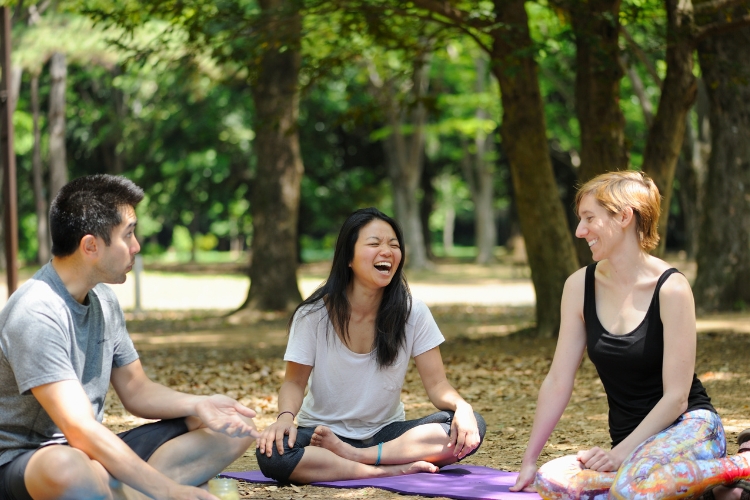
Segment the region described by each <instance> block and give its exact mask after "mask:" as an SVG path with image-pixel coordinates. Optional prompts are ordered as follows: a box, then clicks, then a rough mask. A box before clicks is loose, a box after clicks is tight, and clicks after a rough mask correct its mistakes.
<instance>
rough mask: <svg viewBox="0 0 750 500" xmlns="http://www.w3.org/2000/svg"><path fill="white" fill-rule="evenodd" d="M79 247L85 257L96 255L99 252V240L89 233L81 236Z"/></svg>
mask: <svg viewBox="0 0 750 500" xmlns="http://www.w3.org/2000/svg"><path fill="white" fill-rule="evenodd" d="M78 248H79V250H81V253H82V254H83V256H84V257H96V256H97V254H98V253H99V241H97V239H96V236H94V235H93V234H87V235H85V236H84V237H83V238H81V242H80V243H79V244H78Z"/></svg>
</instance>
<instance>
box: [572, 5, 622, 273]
mask: <svg viewBox="0 0 750 500" xmlns="http://www.w3.org/2000/svg"><path fill="white" fill-rule="evenodd" d="M620 3H621V2H620V0H591V1H588V2H581V1H579V0H573V1H572V2H571V3H570V6H571V8H570V13H571V18H572V27H573V32H574V34H575V40H576V82H575V109H576V115H577V117H578V123H579V126H580V128H581V150H580V156H581V165H580V167H579V168H578V183H579V184H583V183H585V182H587V181H589V180H590V179H592V178H593V177H596V176H597V175H599V174H602V173H605V172H612V171H617V170H623V169H626V168H628V150H627V148H626V146H625V117H624V116H623V114H622V110H620V80H621V79H622V76H623V69H622V67H621V65H620V46H619V44H618V38H619V31H620V22H619V13H620ZM574 243H575V246H576V254H577V256H578V261H579V262H580V263H581V265H585V264H588V263H591V262H592V259H591V250H590V249H589V247H588V245H587V244H586V241H585V240H582V239H579V238H574Z"/></svg>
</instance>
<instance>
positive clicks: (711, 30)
mask: <svg viewBox="0 0 750 500" xmlns="http://www.w3.org/2000/svg"><path fill="white" fill-rule="evenodd" d="M746 26H750V14H748V15H746V16H742V17H740V18H737V19H735V20H734V21H730V22H720V23H710V24H705V25H703V26H701V27H700V28H698V29H697V30H696V31H695V35H694V39H695V41H696V42H700V41H701V40H704V39H706V38H709V37H712V36H716V35H723V34H725V33H731V32H732V31H736V30H738V29H740V28H744V27H746Z"/></svg>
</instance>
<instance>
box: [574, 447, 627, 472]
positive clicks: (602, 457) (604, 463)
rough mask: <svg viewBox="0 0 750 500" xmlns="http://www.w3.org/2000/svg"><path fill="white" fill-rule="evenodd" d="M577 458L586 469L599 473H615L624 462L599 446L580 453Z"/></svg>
mask: <svg viewBox="0 0 750 500" xmlns="http://www.w3.org/2000/svg"><path fill="white" fill-rule="evenodd" d="M577 458H578V461H579V462H581V464H582V465H583V467H584V468H586V469H591V470H594V471H597V472H614V471H616V470H617V469H619V468H620V465H622V460H621V459H619V458H617V457H616V456H615V455H614V454H613V453H612V452H611V451H605V450H602V449H601V448H599V447H598V446H595V447H593V448H591V449H590V450H582V451H579V452H578V455H577Z"/></svg>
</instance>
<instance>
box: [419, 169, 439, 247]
mask: <svg viewBox="0 0 750 500" xmlns="http://www.w3.org/2000/svg"><path fill="white" fill-rule="evenodd" d="M435 174H436V166H435V164H434V163H433V162H431V161H430V160H429V159H425V162H424V168H423V169H422V176H421V179H420V181H419V185H420V189H421V190H422V200H421V201H420V203H419V220H420V222H421V224H422V241H424V251H425V255H427V258H428V259H429V260H431V261H432V260H434V259H435V252H434V251H433V250H432V235H431V233H430V216H431V215H432V212H433V211H434V210H435V185H434V184H433V182H434V180H435Z"/></svg>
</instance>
